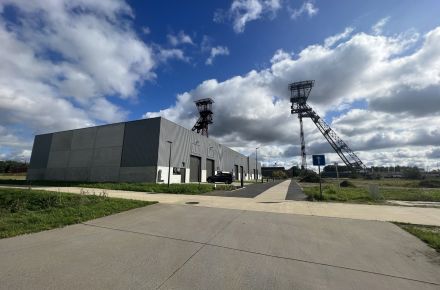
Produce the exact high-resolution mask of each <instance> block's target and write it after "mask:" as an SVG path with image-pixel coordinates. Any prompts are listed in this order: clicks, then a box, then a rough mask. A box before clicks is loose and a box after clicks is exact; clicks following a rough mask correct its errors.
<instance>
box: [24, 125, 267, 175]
mask: <svg viewBox="0 0 440 290" xmlns="http://www.w3.org/2000/svg"><path fill="white" fill-rule="evenodd" d="M169 142H172V143H169ZM170 148H171V154H170ZM170 155H171V158H170ZM169 161H170V168H171V170H170V182H171V183H187V182H205V181H206V178H207V177H208V176H210V175H213V174H215V172H217V171H222V172H232V173H233V174H234V177H235V178H236V179H240V178H241V176H243V179H245V180H250V179H254V178H255V174H257V175H259V173H260V172H261V164H259V163H258V164H256V162H255V159H254V158H251V157H247V156H244V155H242V154H240V153H238V152H236V151H234V150H232V149H230V148H228V147H226V146H223V145H221V144H218V143H216V142H215V141H214V140H212V139H209V138H207V137H205V136H202V135H199V134H196V133H195V132H193V131H190V130H188V129H186V128H184V127H182V126H179V125H177V124H175V123H173V122H171V121H169V120H167V119H165V118H162V117H157V118H151V119H143V120H137V121H130V122H124V123H116V124H109V125H103V126H96V127H90V128H84V129H77V130H69V131H62V132H55V133H50V134H42V135H37V136H35V140H34V145H33V148H32V155H31V161H30V164H29V170H28V174H27V179H28V180H66V181H114V182H157V183H161V182H165V183H166V182H168V168H169V167H168V162H169ZM258 177H259V176H258Z"/></svg>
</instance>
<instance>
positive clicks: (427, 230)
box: [395, 223, 440, 253]
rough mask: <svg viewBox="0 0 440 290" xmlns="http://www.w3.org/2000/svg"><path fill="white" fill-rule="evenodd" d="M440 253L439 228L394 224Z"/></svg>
mask: <svg viewBox="0 0 440 290" xmlns="http://www.w3.org/2000/svg"><path fill="white" fill-rule="evenodd" d="M395 224H396V225H398V226H399V227H401V228H402V229H404V230H405V231H407V232H409V233H410V234H413V235H414V236H416V237H418V238H419V239H421V240H422V241H424V242H425V243H427V244H428V245H429V246H431V247H432V248H434V249H435V250H436V251H437V252H439V253H440V227H436V226H425V225H412V224H402V223H395Z"/></svg>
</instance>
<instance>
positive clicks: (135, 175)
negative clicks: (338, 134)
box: [119, 166, 157, 182]
mask: <svg viewBox="0 0 440 290" xmlns="http://www.w3.org/2000/svg"><path fill="white" fill-rule="evenodd" d="M156 168H157V167H156V166H147V167H121V169H120V170H119V181H121V182H139V181H142V182H156Z"/></svg>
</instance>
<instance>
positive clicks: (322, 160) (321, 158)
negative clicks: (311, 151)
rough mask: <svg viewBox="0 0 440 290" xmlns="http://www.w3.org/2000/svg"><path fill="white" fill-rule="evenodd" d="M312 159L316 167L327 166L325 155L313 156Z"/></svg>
mask: <svg viewBox="0 0 440 290" xmlns="http://www.w3.org/2000/svg"><path fill="white" fill-rule="evenodd" d="M312 158H313V165H315V166H319V165H322V166H324V165H325V155H312Z"/></svg>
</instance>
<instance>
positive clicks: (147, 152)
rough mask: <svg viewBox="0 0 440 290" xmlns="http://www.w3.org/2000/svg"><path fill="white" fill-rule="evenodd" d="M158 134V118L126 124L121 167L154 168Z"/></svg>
mask: <svg viewBox="0 0 440 290" xmlns="http://www.w3.org/2000/svg"><path fill="white" fill-rule="evenodd" d="M159 133H160V118H153V119H144V120H139V121H134V122H128V123H126V124H125V133H124V146H123V149H122V159H121V167H146V166H156V164H157V155H158V150H159Z"/></svg>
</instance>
